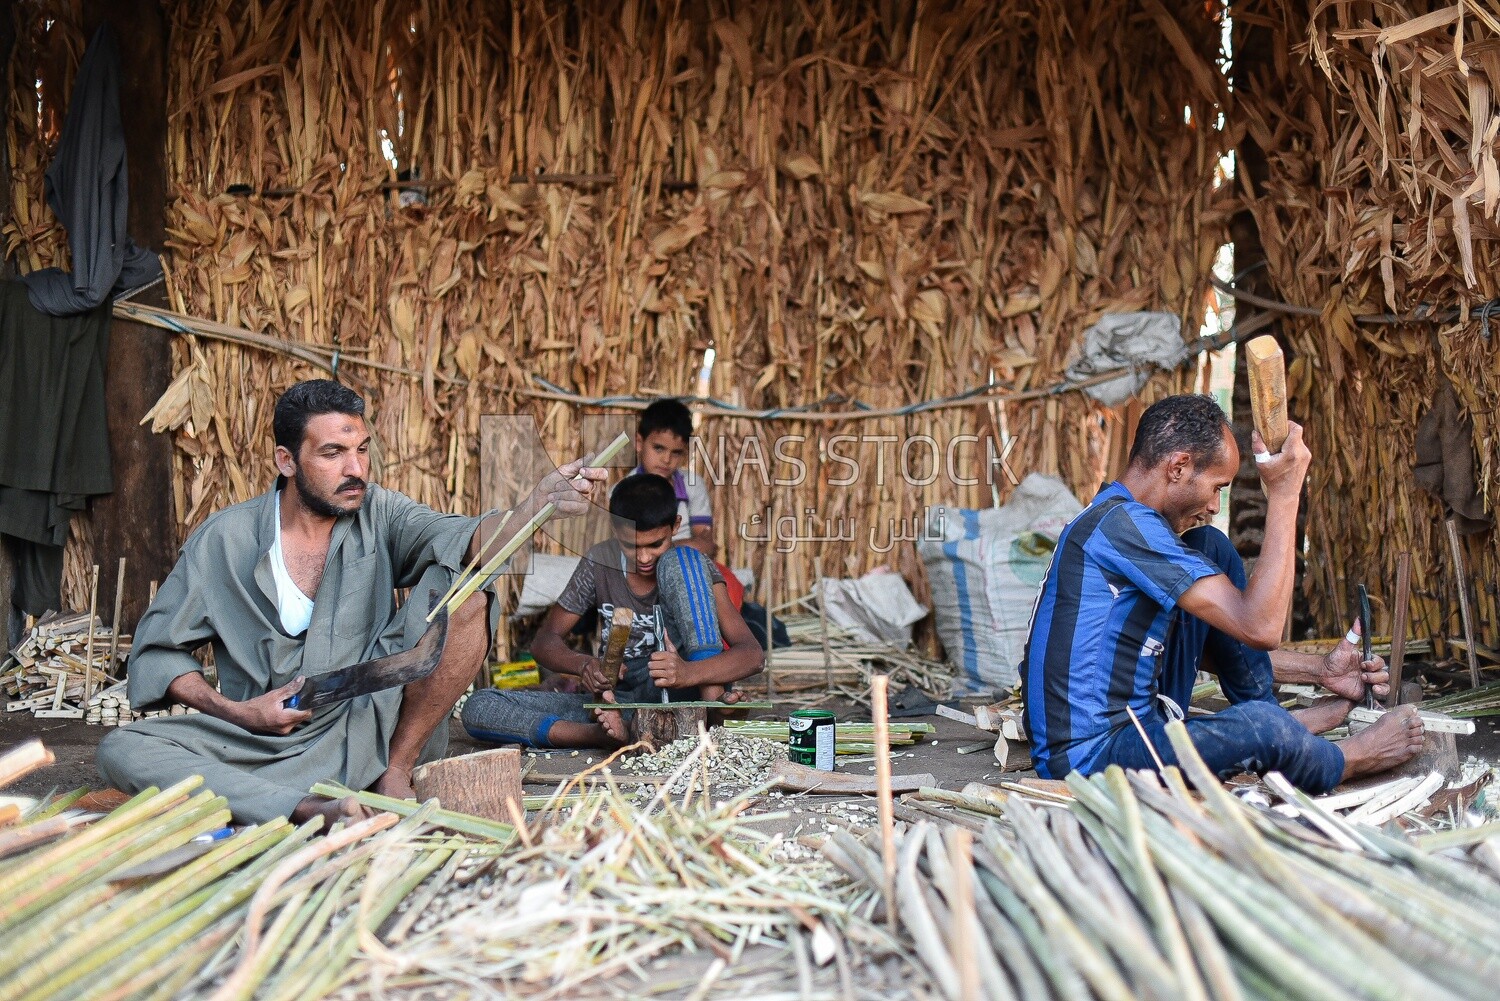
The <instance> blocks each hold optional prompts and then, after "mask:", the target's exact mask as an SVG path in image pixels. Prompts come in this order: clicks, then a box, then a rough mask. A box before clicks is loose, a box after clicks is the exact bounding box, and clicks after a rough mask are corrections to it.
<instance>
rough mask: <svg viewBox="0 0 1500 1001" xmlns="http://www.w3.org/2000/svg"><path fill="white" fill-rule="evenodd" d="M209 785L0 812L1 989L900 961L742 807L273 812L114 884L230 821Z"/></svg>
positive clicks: (67, 994)
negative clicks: (101, 805)
mask: <svg viewBox="0 0 1500 1001" xmlns="http://www.w3.org/2000/svg"><path fill="white" fill-rule="evenodd" d="M707 746H708V745H707V743H706V742H705V743H703V744H701V745H700V749H699V752H698V753H697V754H694V755H690V756H688V758H687V759H686V760H685V761H684V763H683V765H682V768H681V769H680V775H679V776H675V777H680V776H681V775H686V774H689V773H691V772H692V771H693V770H694V769H695V768H696V766H697V765H698V763H699V758H700V757H701V756H702V754H703V753H705V752H706V749H707ZM50 761H51V754H50V753H49V752H47V751H45V750H44V749H43V748H42V747H41V745H40V744H39V743H37V742H35V741H32V742H30V743H28V744H25V745H22V746H21V747H20V748H18V749H17V750H15V751H13V752H11V753H10V754H8V755H3V756H0V786H4V785H5V784H6V782H8V781H10V780H11V779H14V778H16V777H18V776H20V775H23V774H25V773H27V772H28V771H30V770H31V769H33V768H36V767H40V766H42V765H45V764H47V763H50ZM675 777H674V778H675ZM199 781H200V780H198V779H189V780H186V781H184V782H182V783H179V784H178V785H176V786H174V787H172V788H170V789H166V790H161V791H158V790H155V789H151V790H147V791H146V792H143V793H141V794H140V795H138V796H136V797H135V798H133V799H131V800H130V801H129V802H127V803H125V804H124V805H122V806H119V807H118V808H116V809H114V810H113V811H112V812H110V813H109V814H108V815H106V816H100V815H98V814H87V813H84V812H82V811H81V810H79V809H78V808H77V807H78V806H79V805H80V797H82V795H83V794H82V791H79V792H77V793H73V794H69V795H67V796H64V797H61V798H58V799H55V800H52V801H50V802H43V803H40V804H36V805H34V806H32V807H29V808H27V809H26V810H25V811H24V812H23V811H22V810H21V809H20V808H11V807H6V808H0V941H3V942H4V949H3V950H0V999H3V1001H20V999H27V1001H41V999H44V998H77V997H90V998H93V997H110V998H167V997H184V996H210V997H212V998H214V999H215V1001H229V999H232V998H252V997H253V998H257V999H262V998H294V997H298V998H300V997H324V996H327V995H329V994H331V993H335V992H340V993H342V994H343V995H345V996H369V995H381V994H383V992H385V991H386V990H389V989H394V988H421V987H423V986H428V985H434V984H448V985H452V984H454V983H463V984H468V985H470V986H472V987H473V988H474V989H475V991H476V993H482V994H486V995H488V996H495V997H543V996H548V997H550V996H557V995H559V994H563V993H568V992H572V993H573V994H574V995H575V996H576V995H577V994H578V993H582V992H587V993H589V994H591V995H592V996H601V995H605V994H608V993H619V994H621V995H622V996H640V994H641V993H642V992H643V991H644V990H645V989H647V987H646V985H643V984H642V983H641V982H640V981H638V980H637V979H636V974H638V973H639V971H640V970H641V968H642V967H643V966H644V965H646V964H648V963H649V962H650V961H651V960H653V959H655V958H657V957H662V956H666V955H669V954H671V953H674V952H678V951H681V950H689V951H697V950H704V951H705V952H706V953H711V954H712V955H713V956H714V959H713V961H712V963H711V965H710V969H709V971H708V974H707V975H706V976H700V975H697V974H695V975H694V978H693V979H694V980H695V981H697V980H700V979H704V980H707V981H708V983H707V984H705V986H704V993H703V994H701V995H700V996H708V991H709V988H710V987H711V986H712V982H713V981H714V980H715V979H716V978H717V977H718V976H719V974H720V973H722V972H723V971H724V970H725V969H726V967H727V966H730V965H734V966H735V970H736V973H735V976H734V977H732V978H726V979H725V982H724V983H723V984H722V985H720V988H719V991H716V992H714V993H715V994H718V993H723V994H724V995H725V996H740V993H741V991H742V989H744V988H745V987H746V985H747V984H759V983H765V984H767V985H770V984H776V985H781V986H782V988H783V989H784V981H786V980H788V979H793V980H795V979H802V980H803V981H804V983H807V984H813V983H817V984H818V985H819V989H820V990H826V989H828V988H831V987H832V986H833V982H834V980H835V978H836V977H837V978H842V980H843V983H844V989H845V993H846V994H847V993H848V992H849V991H850V990H852V989H853V987H854V985H855V984H858V985H860V986H861V988H862V989H864V988H871V987H872V986H873V985H874V984H875V981H874V980H873V979H872V978H873V977H877V976H879V974H880V971H879V970H878V969H859V968H856V963H855V960H854V953H852V952H851V951H850V943H851V941H857V942H858V957H859V959H858V962H860V963H864V962H866V961H867V960H868V959H869V958H871V957H880V956H881V955H883V954H891V953H895V952H897V951H898V950H899V945H898V943H897V941H896V940H895V938H894V937H892V936H891V935H889V934H888V933H887V932H885V931H884V930H882V929H880V928H878V927H876V926H874V925H872V924H871V923H870V922H869V920H868V918H867V917H866V916H864V914H863V913H862V911H861V909H860V907H861V905H862V902H863V900H864V897H865V895H864V894H862V893H858V892H854V891H853V890H851V889H850V888H849V887H848V886H847V884H846V883H845V881H843V880H842V879H839V878H836V877H835V876H834V875H833V873H832V871H831V870H830V869H829V867H827V866H826V865H821V864H819V865H814V866H801V867H794V866H789V865H786V864H784V863H781V862H777V861H775V860H774V859H773V854H772V852H773V848H774V844H775V841H776V839H775V838H773V837H770V836H767V835H764V834H760V833H758V832H756V831H754V830H753V829H751V828H750V827H749V826H748V825H747V824H746V823H745V822H743V821H741V820H740V819H739V813H740V811H741V810H742V809H743V808H744V807H745V805H746V803H747V801H746V800H744V799H740V800H736V801H733V802H731V803H729V804H727V805H721V806H714V805H713V804H711V803H710V802H709V801H708V800H707V798H706V797H705V796H702V795H701V794H698V793H696V791H691V790H690V792H689V794H688V795H687V796H685V797H683V798H682V799H680V800H678V801H674V800H673V798H672V797H671V796H670V795H669V794H668V793H667V792H666V791H665V790H664V791H663V792H662V793H661V794H660V795H658V796H657V797H656V798H655V799H654V800H652V801H651V802H649V803H648V804H646V805H645V806H644V807H641V806H637V805H634V804H632V803H630V802H629V801H628V800H627V799H626V797H624V796H623V795H621V794H620V793H619V791H618V790H616V789H614V788H613V787H608V788H604V789H600V790H596V791H594V792H591V793H589V794H587V795H585V796H584V797H582V798H581V800H580V799H576V798H568V799H564V798H563V797H559V798H558V802H559V803H562V802H569V803H571V804H572V805H570V806H567V807H566V808H553V809H543V810H542V811H541V813H540V814H539V815H538V816H536V817H535V819H534V820H533V821H532V822H531V823H530V824H529V825H528V827H527V828H526V829H516V828H512V827H510V826H508V825H504V824H496V823H494V822H491V821H484V820H481V819H480V818H476V817H464V816H462V815H456V814H451V813H448V812H447V811H443V810H440V809H437V805H436V804H435V803H428V804H425V805H422V806H420V807H419V806H417V805H416V804H415V803H405V802H402V803H398V804H395V805H396V807H397V808H398V809H400V810H401V812H402V813H404V814H405V816H404V817H400V816H397V815H396V814H394V813H378V814H376V815H375V816H374V817H372V818H370V819H368V820H364V821H361V822H359V823H357V824H354V825H352V826H347V827H336V828H335V829H334V830H333V832H332V833H330V834H328V835H327V836H326V837H314V835H315V834H316V833H317V830H318V827H319V824H318V823H317V822H313V823H308V824H304V825H302V826H300V827H298V826H295V825H293V824H290V823H288V822H286V821H284V820H277V821H274V822H271V823H268V824H263V825H260V826H258V827H252V828H249V829H246V830H243V831H240V832H238V833H236V834H235V835H234V836H233V837H231V838H229V839H228V840H225V841H222V842H219V843H217V844H214V845H213V846H212V847H211V848H210V849H209V850H208V851H207V852H206V853H205V854H203V855H201V856H200V857H198V858H196V859H194V860H192V861H189V862H187V863H186V864H184V865H182V866H181V867H180V868H177V869H176V870H174V871H171V872H169V873H165V874H162V875H156V876H144V877H140V878H135V879H121V878H120V877H121V874H122V873H124V872H125V871H126V870H128V869H129V868H130V867H132V866H136V865H139V864H141V863H144V862H148V861H150V860H153V859H159V858H161V856H163V855H164V854H165V853H167V852H170V851H172V850H173V849H176V848H180V847H182V846H184V845H186V844H188V843H189V842H190V841H191V840H192V839H193V838H195V837H197V836H200V835H203V834H206V833H208V832H211V831H214V830H216V829H218V828H221V827H222V826H223V825H225V824H227V823H228V822H229V814H228V811H227V809H226V808H225V802H224V799H223V798H222V797H219V796H215V795H213V794H212V793H210V792H206V791H200V790H199V789H198V785H199ZM360 796H361V799H362V800H366V801H367V802H368V803H370V804H371V805H388V804H389V802H390V801H385V800H381V799H379V798H377V797H369V796H368V795H367V794H360ZM82 802H85V803H86V802H87V801H86V800H85V801H82ZM518 842H519V843H518ZM865 910H867V908H865ZM611 978H624V979H628V980H629V984H628V985H624V986H616V985H612V984H611V983H610V980H611ZM657 986H660V985H659V984H658V985H657ZM923 987H924V978H923V977H922V975H921V974H920V973H914V972H913V971H910V970H903V971H902V972H901V975H900V977H899V978H898V979H897V981H896V982H895V983H891V984H882V985H880V989H881V992H882V993H883V994H885V995H886V996H889V997H892V998H899V997H902V996H910V995H909V994H908V993H907V990H906V989H907V988H910V989H911V990H913V991H916V990H921V989H922V988H923Z"/></svg>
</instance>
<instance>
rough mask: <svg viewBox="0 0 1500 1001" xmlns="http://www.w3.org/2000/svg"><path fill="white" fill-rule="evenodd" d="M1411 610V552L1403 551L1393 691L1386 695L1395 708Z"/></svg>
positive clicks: (1394, 631) (1394, 633) (1393, 635)
mask: <svg viewBox="0 0 1500 1001" xmlns="http://www.w3.org/2000/svg"><path fill="white" fill-rule="evenodd" d="M1410 610H1411V553H1409V552H1402V553H1400V554H1399V555H1398V556H1397V557H1396V607H1395V608H1394V609H1393V610H1392V613H1391V615H1392V618H1391V664H1390V669H1391V691H1390V694H1388V695H1387V696H1386V697H1385V707H1386V708H1387V709H1394V708H1396V707H1397V706H1398V705H1400V704H1401V668H1402V666H1403V665H1404V664H1405V663H1406V629H1407V616H1408V615H1409V613H1410Z"/></svg>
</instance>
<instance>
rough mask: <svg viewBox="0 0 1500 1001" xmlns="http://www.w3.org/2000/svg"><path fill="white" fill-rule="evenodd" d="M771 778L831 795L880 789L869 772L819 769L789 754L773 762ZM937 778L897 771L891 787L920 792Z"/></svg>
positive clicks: (794, 788)
mask: <svg viewBox="0 0 1500 1001" xmlns="http://www.w3.org/2000/svg"><path fill="white" fill-rule="evenodd" d="M771 780H772V781H773V782H774V783H775V784H776V785H777V786H778V787H779V788H782V789H790V790H792V791H794V792H814V793H825V794H827V795H830V796H869V795H871V794H878V793H879V792H880V783H879V782H878V781H876V779H875V778H872V777H871V776H869V775H851V774H850V773H848V772H824V771H819V770H818V769H816V768H810V767H808V766H807V765H799V764H797V763H796V762H795V761H788V760H786V759H785V758H781V759H778V760H777V761H776V763H775V764H773V765H772V766H771ZM935 782H937V779H936V778H934V777H933V775H932V773H931V772H921V773H919V774H916V775H895V776H892V777H891V779H890V782H889V785H888V791H889V792H890V793H891V794H892V795H894V794H895V793H898V792H916V791H918V790H919V789H925V788H929V787H930V786H932V785H933V784H934V783H935Z"/></svg>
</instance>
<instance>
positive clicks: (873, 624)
mask: <svg viewBox="0 0 1500 1001" xmlns="http://www.w3.org/2000/svg"><path fill="white" fill-rule="evenodd" d="M816 590H817V594H818V596H819V600H821V601H822V602H823V603H824V605H825V606H826V607H827V609H828V621H829V622H831V623H833V624H834V625H836V626H839V627H840V628H842V629H844V630H846V631H847V632H848V633H849V634H850V635H852V636H853V637H854V638H855V639H857V640H859V641H860V642H861V643H890V644H892V645H893V646H896V647H898V648H900V649H902V650H904V649H906V648H907V647H909V646H911V627H912V626H913V625H915V624H916V623H918V622H920V621H922V619H923V618H924V617H925V616H926V615H927V609H926V608H924V607H923V606H922V605H920V604H918V603H917V599H916V598H914V597H913V596H912V593H911V591H910V589H908V588H907V586H906V581H904V580H902V579H901V575H900V574H898V573H894V572H892V571H890V570H885V569H878V570H872V571H870V572H869V573H867V574H865V575H864V576H863V577H860V578H858V579H857V580H834V579H833V578H832V577H824V578H823V579H822V581H820V582H819V584H818V586H817V589H816Z"/></svg>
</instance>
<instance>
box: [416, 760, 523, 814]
mask: <svg viewBox="0 0 1500 1001" xmlns="http://www.w3.org/2000/svg"><path fill="white" fill-rule="evenodd" d="M411 781H412V786H413V787H414V788H415V789H416V791H417V799H419V800H424V801H425V800H429V799H432V798H433V797H436V798H437V800H438V802H440V803H441V804H442V805H443V808H444V809H445V810H453V811H455V812H458V813H471V814H473V815H474V816H476V817H484V818H485V819H487V820H498V821H502V822H504V823H507V824H508V823H511V822H512V821H513V819H514V815H513V813H512V811H511V809H510V808H508V807H507V806H506V805H505V804H506V801H507V800H513V801H514V802H515V808H516V809H520V808H521V803H522V796H521V749H520V748H518V747H498V748H494V749H492V750H487V751H477V752H475V753H474V754H465V755H462V756H460V757H457V758H444V759H443V760H441V761H432V762H429V763H428V764H425V765H420V766H418V767H417V769H416V770H415V771H414V772H412V773H411Z"/></svg>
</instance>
